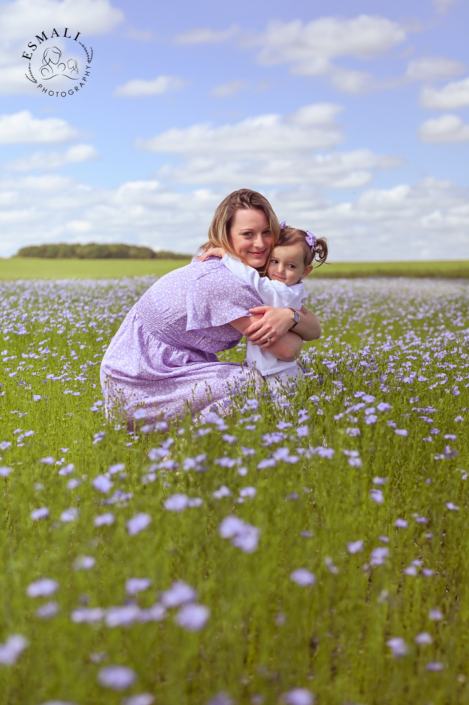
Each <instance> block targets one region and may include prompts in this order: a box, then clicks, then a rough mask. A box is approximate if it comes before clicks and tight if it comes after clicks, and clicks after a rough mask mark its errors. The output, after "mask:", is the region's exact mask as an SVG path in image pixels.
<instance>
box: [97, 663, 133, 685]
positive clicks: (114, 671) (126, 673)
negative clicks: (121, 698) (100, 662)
mask: <svg viewBox="0 0 469 705" xmlns="http://www.w3.org/2000/svg"><path fill="white" fill-rule="evenodd" d="M136 679H137V675H136V673H135V672H134V671H132V669H131V668H127V666H106V667H105V668H102V669H101V670H100V672H99V673H98V682H99V684H100V685H102V686H103V687H104V688H111V689H112V690H126V689H127V688H130V686H131V685H133V684H134V683H135V681H136Z"/></svg>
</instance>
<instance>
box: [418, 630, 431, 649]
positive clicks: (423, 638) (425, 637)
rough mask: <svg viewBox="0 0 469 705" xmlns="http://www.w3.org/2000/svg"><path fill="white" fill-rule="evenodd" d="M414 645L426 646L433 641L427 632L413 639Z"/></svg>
mask: <svg viewBox="0 0 469 705" xmlns="http://www.w3.org/2000/svg"><path fill="white" fill-rule="evenodd" d="M415 643H416V644H418V645H419V646H427V645H428V644H432V643H433V639H432V637H431V635H430V634H428V632H421V633H420V634H417V636H416V637H415Z"/></svg>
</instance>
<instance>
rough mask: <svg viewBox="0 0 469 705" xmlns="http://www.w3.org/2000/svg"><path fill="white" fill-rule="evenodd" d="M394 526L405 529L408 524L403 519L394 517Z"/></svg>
mask: <svg viewBox="0 0 469 705" xmlns="http://www.w3.org/2000/svg"><path fill="white" fill-rule="evenodd" d="M394 526H395V527H396V528H397V529H407V527H408V526H409V524H408V523H407V522H406V520H405V519H396V521H395V523H394Z"/></svg>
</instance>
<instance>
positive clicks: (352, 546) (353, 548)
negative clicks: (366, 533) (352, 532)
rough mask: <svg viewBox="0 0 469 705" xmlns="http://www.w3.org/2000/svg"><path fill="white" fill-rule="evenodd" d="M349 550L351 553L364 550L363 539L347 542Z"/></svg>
mask: <svg viewBox="0 0 469 705" xmlns="http://www.w3.org/2000/svg"><path fill="white" fill-rule="evenodd" d="M347 551H348V552H349V553H352V554H353V553H359V552H360V551H363V541H362V540H359V541H350V542H349V543H348V544H347Z"/></svg>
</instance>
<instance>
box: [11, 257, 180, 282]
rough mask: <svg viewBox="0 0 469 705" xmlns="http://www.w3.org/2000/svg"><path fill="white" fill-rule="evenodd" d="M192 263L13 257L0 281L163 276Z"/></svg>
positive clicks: (148, 260)
mask: <svg viewBox="0 0 469 705" xmlns="http://www.w3.org/2000/svg"><path fill="white" fill-rule="evenodd" d="M186 264H189V260H179V259H176V260H172V259H161V260H157V259H156V260H155V259H153V260H152V259H142V260H140V259H91V260H89V259H87V260H84V259H83V260H80V259H59V260H56V259H43V258H36V257H12V258H11V259H0V280H2V279H3V280H14V279H118V278H120V277H143V276H146V275H154V276H157V277H162V276H163V275H164V274H167V273H168V272H171V271H172V270H173V269H177V268H178V267H184V266H185V265H186Z"/></svg>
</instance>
